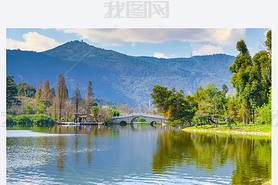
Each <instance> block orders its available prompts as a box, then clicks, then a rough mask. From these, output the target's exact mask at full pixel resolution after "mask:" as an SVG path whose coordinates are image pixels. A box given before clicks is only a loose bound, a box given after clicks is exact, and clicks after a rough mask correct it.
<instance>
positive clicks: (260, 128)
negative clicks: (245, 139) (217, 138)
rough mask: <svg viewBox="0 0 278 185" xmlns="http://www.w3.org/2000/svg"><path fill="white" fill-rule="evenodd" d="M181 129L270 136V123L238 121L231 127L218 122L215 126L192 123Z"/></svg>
mask: <svg viewBox="0 0 278 185" xmlns="http://www.w3.org/2000/svg"><path fill="white" fill-rule="evenodd" d="M183 131H186V132H207V133H217V134H234V135H254V136H269V137H271V125H261V124H256V123H255V124H252V123H251V124H248V125H245V124H243V123H239V124H237V126H235V125H232V126H231V128H228V127H227V125H226V124H219V125H218V126H217V128H214V125H199V126H197V127H196V126H195V125H194V126H189V127H185V128H184V129H183Z"/></svg>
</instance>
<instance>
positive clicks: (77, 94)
mask: <svg viewBox="0 0 278 185" xmlns="http://www.w3.org/2000/svg"><path fill="white" fill-rule="evenodd" d="M80 102H81V94H80V91H79V88H78V83H77V84H76V88H75V92H74V97H73V103H74V105H75V113H78V107H79V104H80Z"/></svg>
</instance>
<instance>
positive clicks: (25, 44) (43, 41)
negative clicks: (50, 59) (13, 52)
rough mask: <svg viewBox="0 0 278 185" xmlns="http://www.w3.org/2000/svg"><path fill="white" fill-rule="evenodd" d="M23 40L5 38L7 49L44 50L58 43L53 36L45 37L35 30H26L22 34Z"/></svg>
mask: <svg viewBox="0 0 278 185" xmlns="http://www.w3.org/2000/svg"><path fill="white" fill-rule="evenodd" d="M23 38H24V41H17V40H13V39H7V49H20V50H28V51H37V52H40V51H45V50H48V49H51V48H54V47H56V46H58V45H60V44H61V43H58V42H56V41H55V39H53V38H49V37H46V36H44V35H41V34H39V33H37V32H28V33H26V34H24V35H23Z"/></svg>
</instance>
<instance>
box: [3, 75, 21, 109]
mask: <svg viewBox="0 0 278 185" xmlns="http://www.w3.org/2000/svg"><path fill="white" fill-rule="evenodd" d="M6 80H7V81H6V85H7V87H6V94H7V95H6V96H7V97H6V106H7V108H10V107H11V106H12V105H13V104H17V103H19V101H18V99H17V98H16V96H17V92H18V91H17V88H16V83H15V81H14V77H13V76H7V79H6Z"/></svg>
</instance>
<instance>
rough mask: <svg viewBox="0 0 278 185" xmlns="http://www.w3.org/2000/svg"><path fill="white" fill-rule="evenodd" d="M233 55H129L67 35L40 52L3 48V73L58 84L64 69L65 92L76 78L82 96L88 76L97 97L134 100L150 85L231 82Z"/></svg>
mask: <svg viewBox="0 0 278 185" xmlns="http://www.w3.org/2000/svg"><path fill="white" fill-rule="evenodd" d="M234 60H235V57H233V56H229V55H225V54H215V55H208V56H194V57H190V58H173V59H159V58H155V57H144V56H142V57H133V56H128V55H125V54H122V53H119V52H116V51H112V50H105V49H101V48H97V47H94V46H91V45H88V44H87V43H85V42H80V41H71V42H67V43H65V44H63V45H60V46H58V47H56V48H53V49H51V50H47V51H45V52H40V53H37V52H31V51H20V50H7V75H13V76H14V77H15V80H16V82H17V83H19V82H21V81H24V82H27V83H29V84H32V85H34V86H35V87H37V83H38V82H44V81H46V80H49V82H50V85H51V86H54V87H56V81H57V77H58V75H59V74H60V73H64V74H65V77H66V83H67V87H68V89H69V97H72V96H73V92H74V89H75V85H76V83H78V84H79V87H80V91H81V94H82V97H84V94H85V90H86V86H87V84H88V81H90V80H91V81H92V82H93V92H94V96H95V97H96V98H98V99H103V100H111V101H114V102H119V103H129V104H131V105H135V104H147V103H148V102H149V100H150V93H151V90H152V87H153V86H154V85H163V86H167V87H169V88H173V87H175V88H176V89H182V90H183V91H184V93H185V94H193V92H195V90H196V89H197V88H198V87H200V86H206V85H207V84H209V83H214V84H215V85H216V86H217V87H218V88H221V86H222V85H223V84H227V85H228V87H229V88H230V87H231V86H230V79H231V72H230V71H229V70H228V68H229V66H230V65H231V64H232V63H233V62H234Z"/></svg>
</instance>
